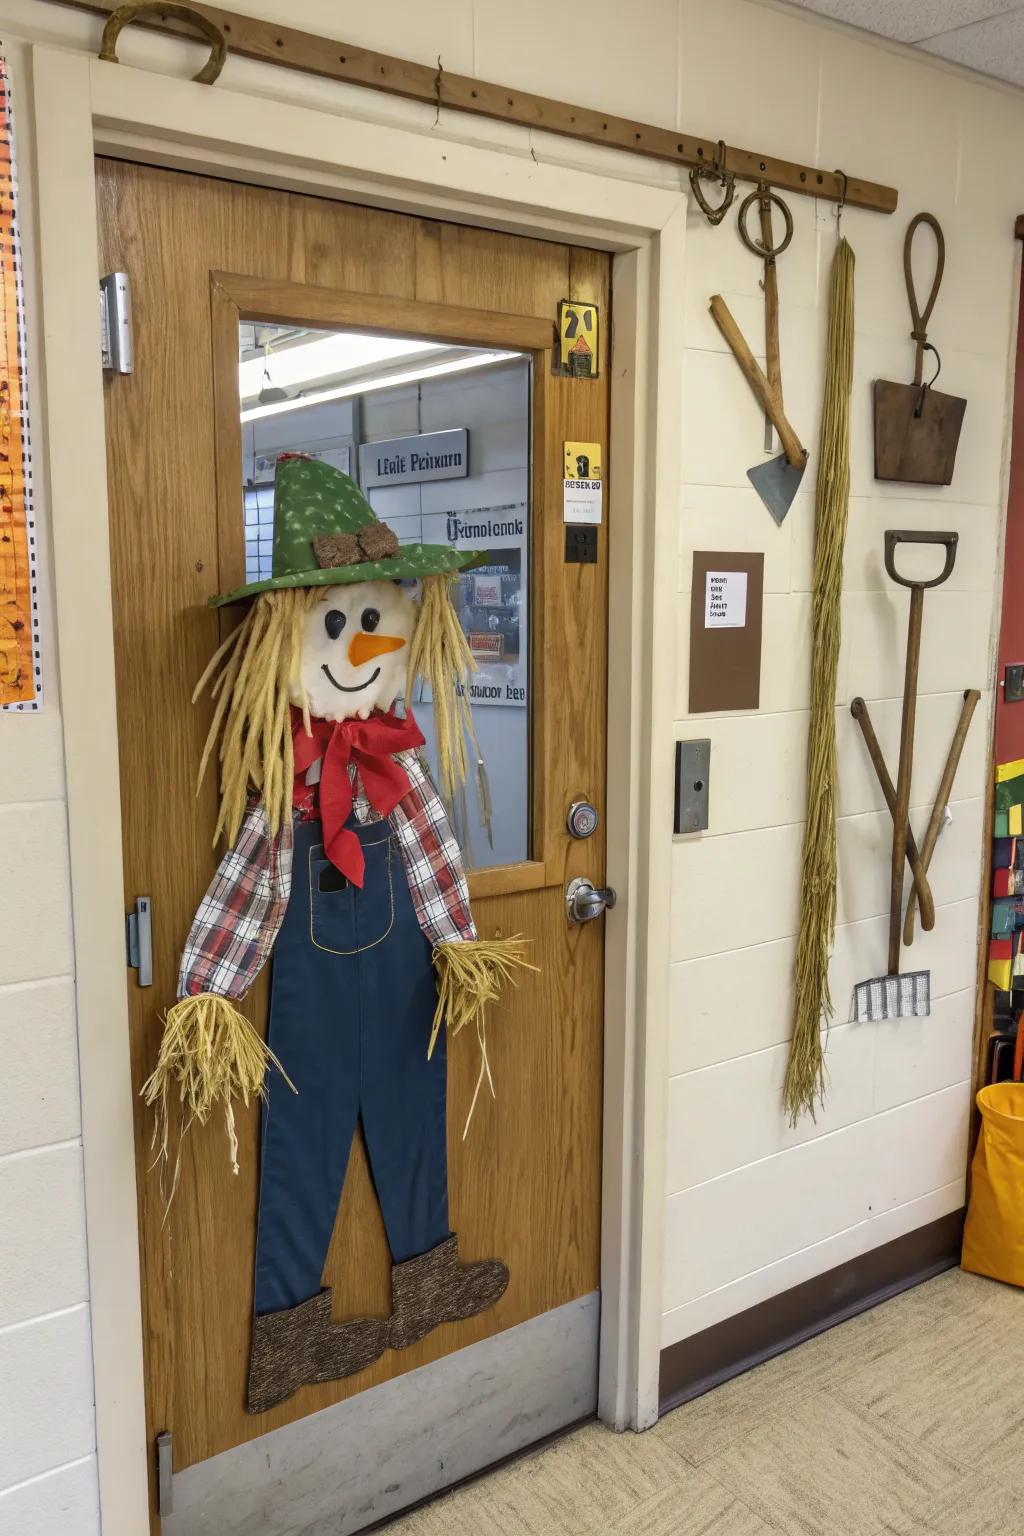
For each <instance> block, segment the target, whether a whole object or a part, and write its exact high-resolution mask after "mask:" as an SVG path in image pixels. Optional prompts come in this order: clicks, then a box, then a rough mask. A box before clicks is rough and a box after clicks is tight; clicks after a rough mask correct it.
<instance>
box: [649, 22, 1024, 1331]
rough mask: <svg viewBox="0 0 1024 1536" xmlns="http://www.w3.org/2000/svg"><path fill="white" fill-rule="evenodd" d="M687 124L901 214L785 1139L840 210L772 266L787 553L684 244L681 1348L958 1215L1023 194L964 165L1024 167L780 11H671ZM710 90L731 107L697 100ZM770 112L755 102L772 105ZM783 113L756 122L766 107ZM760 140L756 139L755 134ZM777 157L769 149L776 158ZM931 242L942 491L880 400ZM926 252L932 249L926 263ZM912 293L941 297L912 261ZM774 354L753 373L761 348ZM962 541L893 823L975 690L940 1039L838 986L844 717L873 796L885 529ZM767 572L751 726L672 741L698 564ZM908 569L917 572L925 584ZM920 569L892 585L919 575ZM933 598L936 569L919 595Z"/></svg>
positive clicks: (863, 844) (933, 953)
mask: <svg viewBox="0 0 1024 1536" xmlns="http://www.w3.org/2000/svg"><path fill="white" fill-rule="evenodd" d="M681 17H682V20H683V29H682V32H681V42H680V60H681V69H680V99H681V101H683V102H684V103H685V119H686V120H687V121H688V122H690V123H693V124H698V123H704V124H708V125H711V126H712V127H713V125H714V124H715V123H718V124H719V125H720V126H719V127H713V131H714V132H715V133H716V134H718V133H721V134H723V135H725V136H726V137H727V139H729V140H730V141H731V142H738V143H743V144H746V145H754V144H761V143H764V144H765V147H766V148H770V149H771V150H772V151H773V152H775V153H779V154H782V155H787V156H789V157H791V158H794V159H800V160H807V161H811V162H814V163H817V164H819V165H827V166H830V167H832V166H841V167H849V168H850V169H851V170H854V169H856V172H857V173H858V174H860V175H863V176H867V177H872V178H874V179H876V180H879V181H887V182H889V183H891V184H893V185H895V186H896V187H898V189H899V193H900V209H899V212H898V214H897V215H896V216H895V217H893V218H881V217H878V216H877V215H872V214H868V213H862V212H858V211H855V210H849V209H848V210H847V211H846V212H845V213H844V215H843V221H842V222H843V232H844V233H845V234H846V235H847V237H848V238H849V240H850V242H851V244H852V246H853V249H854V252H855V254H856V258H857V269H856V343H855V380H854V390H853V402H852V412H853V419H852V445H851V452H852V485H851V492H852V495H851V501H850V523H849V536H848V540H847V548H846V559H845V568H844V582H843V586H844V595H843V647H842V655H841V660H840V668H839V686H838V697H837V706H836V726H837V732H838V742H839V791H838V793H839V813H840V818H841V819H840V823H839V856H840V872H839V897H838V900H839V927H838V931H837V935H836V946H835V953H834V958H833V962H832V968H831V986H832V994H833V1000H834V1004H835V1018H834V1021H833V1025H832V1028H831V1030H830V1031H829V1032H828V1034H827V1037H826V1062H827V1067H828V1072H829V1086H828V1092H827V1097H826V1103H825V1107H824V1110H823V1111H821V1112H819V1113H818V1116H817V1120H816V1122H815V1121H812V1120H810V1119H809V1118H808V1119H804V1120H801V1121H800V1123H799V1125H798V1126H797V1127H796V1128H795V1129H794V1128H791V1127H790V1126H789V1124H788V1122H787V1120H786V1118H785V1116H784V1115H783V1112H782V1109H781V1087H782V1082H783V1077H784V1074H785V1069H786V1059H787V1054H788V1040H789V1035H790V1029H791V1012H790V1009H791V1001H792V966H793V957H794V950H795V935H796V933H797V930H798V926H799V908H798V903H799V880H800V858H801V847H802V839H803V817H804V795H805V786H806V772H805V763H804V758H805V750H806V739H807V723H808V715H807V704H808V697H809V689H808V678H809V664H810V639H811V637H810V589H811V584H812V574H811V572H812V560H813V530H814V505H813V464H814V457H813V456H814V449H815V442H816V436H817V431H818V416H819V412H820V398H821V388H822V378H823V353H824V339H825V323H826V307H827V297H828V281H829V265H830V261H831V257H832V252H833V250H834V247H835V242H836V219H835V212H834V209H832V208H830V207H821V208H819V209H818V213H817V218H816V219H815V217H814V215H813V213H812V210H811V209H810V208H808V207H806V206H804V205H803V204H802V203H799V202H798V203H796V204H795V206H794V213H795V218H796V234H795V237H794V240H793V244H792V246H791V247H790V249H789V250H788V251H787V252H786V254H785V255H784V256H783V257H782V258H781V260H780V263H779V282H780V292H781V306H782V343H781V345H782V367H783V379H784V385H785V392H786V400H787V406H788V408H789V413H790V417H791V420H792V421H793V423H794V425H795V427H796V429H797V431H798V432H799V433H800V434H801V435H802V436H803V440H804V442H805V443H807V444H808V446H809V447H810V448H811V452H812V470H811V472H810V473H809V474H808V477H807V479H806V481H805V482H804V485H805V488H806V489H805V492H804V493H803V494H801V495H800V496H799V498H798V499H797V501H796V503H795V505H794V507H793V510H792V511H791V513H790V515H789V517H788V519H787V521H786V522H785V524H784V525H783V527H782V528H781V529H776V528H775V526H774V525H773V523H772V522H771V520H770V518H769V516H768V514H767V513H766V512H765V511H763V510H762V509H761V507H760V506H759V504H758V502H757V500H756V498H755V496H754V493H753V491H752V490H751V489H750V488H749V486H748V485H747V484H746V479H745V469H746V467H747V466H748V465H749V464H752V463H755V462H757V461H758V459H759V458H760V456H761V455H760V442H761V431H762V418H761V416H760V414H759V412H758V409H757V406H756V404H755V403H754V401H753V399H752V397H751V396H750V394H749V391H748V390H747V387H746V385H745V384H744V382H743V381H742V379H741V377H740V375H739V373H738V370H737V368H736V365H735V363H734V361H733V359H732V357H731V355H730V354H729V353H728V352H727V350H726V349H725V347H724V344H723V342H722V340H721V338H720V336H719V334H718V331H717V329H716V328H715V326H714V324H713V322H712V321H711V320H710V317H709V316H708V314H707V299H708V295H709V294H711V293H712V292H716V291H717V292H722V293H723V294H724V295H725V298H726V301H727V302H728V303H729V305H730V306H731V308H732V309H733V312H734V313H735V315H736V317H737V319H738V321H739V323H740V326H741V327H742V329H743V330H744V332H745V333H746V334H747V335H748V336H750V337H753V338H760V337H763V319H762V299H761V295H760V292H759V289H758V279H759V277H760V269H759V266H758V264H757V262H756V261H755V260H754V258H753V257H751V256H750V254H749V253H748V252H747V251H746V250H745V249H744V248H743V246H742V245H741V244H740V242H739V241H738V240H737V239H736V238H735V235H734V231H733V229H732V228H731V227H729V226H728V225H727V226H723V227H722V228H721V229H720V230H717V231H715V230H712V229H710V228H709V227H708V226H707V224H706V223H704V221H703V220H702V219H700V218H699V217H695V218H693V220H692V221H691V227H690V229H689V231H688V235H689V238H688V263H687V271H686V277H685V302H686V305H687V321H688V338H689V348H688V351H687V359H686V410H685V420H684V423H683V431H684V434H685V438H684V476H685V480H686V487H685V491H684V497H683V507H682V514H681V517H680V522H679V547H678V562H679V564H678V582H679V608H678V635H677V655H678V661H679V670H678V676H677V694H676V716H677V734H678V735H679V736H680V737H687V736H702V735H709V736H710V737H711V740H712V769H711V786H712V788H711V824H710V827H709V829H708V832H707V833H705V834H703V835H701V836H699V837H695V838H688V839H679V840H677V844H676V847H675V850H674V861H675V862H674V877H673V896H672V900H673V929H674V935H675V940H674V948H673V953H672V999H673V1003H672V1036H671V1049H670V1065H669V1072H670V1080H669V1138H668V1148H667V1174H668V1178H667V1201H666V1208H665V1252H664V1317H663V1330H662V1342H663V1345H669V1344H672V1343H674V1342H676V1341H677V1340H680V1339H685V1338H686V1337H688V1336H689V1335H691V1334H693V1333H696V1332H698V1331H700V1330H701V1329H703V1328H706V1327H708V1326H710V1325H712V1324H714V1323H717V1322H719V1321H721V1320H722V1319H724V1318H728V1317H730V1316H732V1315H734V1314H735V1313H736V1312H738V1311H740V1310H742V1309H743V1308H745V1307H748V1306H751V1305H754V1304H755V1303H757V1302H759V1301H761V1300H763V1299H765V1298H767V1297H769V1296H772V1295H775V1294H777V1293H778V1292H780V1291H782V1290H785V1289H787V1288H788V1287H790V1286H792V1285H795V1284H798V1283H799V1282H801V1281H803V1280H805V1279H808V1278H810V1277H811V1276H813V1275H815V1274H818V1273H821V1272H823V1271H824V1270H826V1269H829V1268H831V1267H832V1266H834V1265H836V1264H839V1263H842V1262H843V1261H844V1260H846V1259H848V1258H850V1257H853V1256H854V1255H856V1254H858V1253H860V1252H863V1251H866V1250H867V1249H869V1248H872V1247H875V1246H878V1245H880V1244H881V1243H884V1242H886V1241H888V1240H889V1239H890V1238H893V1237H896V1236H898V1235H900V1234H902V1233H904V1232H906V1231H910V1230H912V1229H913V1228H914V1227H917V1226H920V1225H923V1224H924V1223H926V1222H928V1221H930V1220H932V1219H934V1218H935V1217H937V1216H940V1215H942V1214H944V1213H945V1212H947V1211H951V1210H954V1209H956V1208H957V1207H958V1206H959V1205H960V1204H961V1203H962V1201H963V1197H964V1172H965V1159H966V1147H967V1131H968V1115H969V1099H970V1081H969V1079H970V1072H971V1036H972V1026H973V1014H974V996H975V994H974V985H975V964H976V954H977V913H978V892H979V878H980V864H981V852H982V840H983V827H982V819H983V796H984V791H985V773H986V760H987V743H988V734H989V730H990V724H989V716H990V710H991V681H992V661H991V659H992V634H993V619H994V614H995V602H996V598H995V585H996V573H997V570H998V566H999V560H1000V540H1001V512H1002V505H1003V457H1004V455H1003V447H1004V431H1005V423H1006V412H1007V404H1008V397H1007V367H1008V357H1009V348H1010V340H1011V334H1012V325H1013V318H1014V313H1015V288H1016V281H1017V278H1016V273H1017V259H1016V258H1017V253H1016V248H1015V244H1014V241H1013V239H1012V229H1013V212H1014V207H1015V205H1016V203H1017V202H1018V201H1019V200H1020V199H1019V192H1020V189H1019V188H1018V187H1017V186H1015V185H1014V184H1013V182H1012V180H1011V182H1010V184H1009V185H1007V184H1005V183H1004V184H1003V185H1000V178H999V177H998V176H996V175H994V174H990V173H988V172H987V171H984V170H979V169H978V168H977V167H976V166H975V165H974V164H973V158H974V157H973V156H972V155H971V151H970V145H971V143H972V142H973V141H974V140H975V138H976V136H977V135H978V134H984V133H992V132H993V131H997V132H1004V131H1005V132H1006V133H1007V135H1008V138H1009V141H1010V142H1011V143H1014V144H1019V143H1020V142H1021V134H1022V127H1024V119H1022V112H1021V106H1020V104H1019V102H1018V100H1016V99H1013V98H1011V97H1009V96H1007V95H1006V94H1003V93H1000V92H998V91H993V90H991V89H989V88H988V87H986V86H984V85H982V84H980V83H974V82H972V81H968V80H966V79H964V78H961V77H953V76H950V75H948V74H945V73H942V72H937V71H935V70H933V69H931V68H929V67H928V66H927V65H924V66H922V65H919V64H917V63H916V62H915V61H913V60H911V59H909V58H908V57H906V56H905V55H904V56H898V55H896V54H893V53H890V52H887V51H886V50H884V49H881V48H879V47H878V46H876V45H875V44H873V43H871V42H868V41H867V40H865V39H863V38H859V37H855V36H853V35H851V34H848V33H844V32H842V31H840V30H837V29H833V28H828V27H825V28H822V27H815V26H811V27H808V26H806V25H805V24H804V23H803V22H802V21H801V20H800V19H799V18H797V17H796V16H794V15H792V14H789V13H782V12H779V11H777V10H776V9H775V8H773V7H766V6H758V5H750V4H746V3H744V0H726V3H723V4H719V5H718V6H715V7H713V8H711V9H710V10H709V9H708V8H707V7H701V6H699V5H697V4H696V0H684V3H683V6H682V10H681ZM713 57H718V58H723V59H724V58H728V59H729V61H730V68H729V71H728V82H729V83H728V87H727V89H728V93H729V108H728V110H727V111H725V112H724V113H723V112H722V110H721V104H722V95H721V89H722V84H723V77H722V76H721V75H720V74H719V73H718V72H716V71H713V70H711V69H710V68H709V64H710V60H711V59H712V58H713ZM769 92H770V99H769V95H768V93H769ZM773 104H774V105H773ZM769 122H770V123H771V130H770V132H769V131H768V128H767V125H768V123H769ZM766 133H767V134H768V137H767V138H766ZM921 209H928V210H930V211H931V212H933V213H935V214H936V215H937V216H938V217H939V219H940V221H941V223H942V226H943V229H944V231H945V236H946V248H947V257H946V274H945V279H944V282H943V286H942V291H941V294H940V297H939V300H938V304H937V307H936V310H935V313H934V315H933V318H932V327H931V329H932V337H933V339H934V340H935V342H936V343H937V344H938V346H939V347H940V349H941V351H942V360H943V382H942V386H941V387H944V388H946V389H948V390H950V391H952V392H953V393H955V394H962V395H966V396H967V397H968V401H969V404H968V408H967V415H966V419H965V423H964V429H963V437H962V440H961V444H960V451H959V455H958V458H957V467H956V474H955V478H954V481H953V484H952V486H951V487H950V488H949V489H942V490H935V489H930V488H926V487H915V486H904V485H897V484H890V485H885V484H882V483H876V482H875V481H874V479H873V456H872V436H871V434H872V418H871V393H870V386H871V381H872V380H873V379H875V378H879V377H881V378H891V379H907V378H909V377H910V376H911V375H910V373H909V372H908V369H909V368H910V367H911V366H912V346H911V344H910V342H909V340H908V331H909V327H910V322H909V318H908V314H907V301H906V294H905V290H904V286H903V277H902V264H901V250H902V241H903V236H904V231H905V229H906V224H907V221H908V219H909V217H910V216H911V215H912V214H913V213H915V212H917V211H919V210H921ZM923 245H924V242H923V241H922V247H923ZM921 256H922V278H927V279H928V280H930V270H929V268H928V265H927V261H928V259H929V258H927V257H925V255H924V251H923V249H922V252H921ZM754 349H755V351H757V352H762V351H763V344H760V345H759V344H757V343H755V348H754ZM890 527H896V528H913V529H924V528H940V529H955V530H957V531H958V532H959V534H960V547H959V555H958V560H957V565H956V569H955V571H954V574H953V577H952V579H951V580H950V581H949V582H948V583H947V584H946V585H945V586H944V587H942V588H941V589H939V590H937V591H935V592H933V593H929V594H928V596H927V599H926V602H925V612H924V641H923V650H922V659H921V676H920V694H921V698H920V706H919V712H918V726H917V754H916V761H915V770H914V785H913V797H912V803H913V806H914V810H913V815H912V819H913V822H914V825H915V827H917V828H918V829H921V828H922V827H923V824H924V823H925V822H926V820H927V817H928V814H929V811H930V806H931V799H932V797H933V795H934V793H935V789H936V787H937V783H938V778H939V774H940V771H941V767H942V763H943V760H944V758H945V754H946V751H947V748H948V744H949V741H950V738H951V735H952V732H953V729H954V725H955V722H956V719H957V716H958V713H959V708H960V701H961V695H962V691H963V689H965V688H967V687H978V688H981V689H982V690H983V696H982V703H981V705H980V706H979V709H978V711H977V712H976V715H975V719H974V723H973V725H972V728H971V733H970V736H969V738H968V742H967V746H966V750H965V753H964V757H963V761H962V764H961V767H960V771H959V773H958V775H957V779H956V783H955V786H954V791H953V796H952V805H951V810H952V815H953V821H952V824H951V825H950V826H948V827H947V828H946V829H945V831H944V832H943V833H942V836H941V838H940V841H939V844H938V847H937V849H936V853H935V858H934V863H933V866H932V873H933V890H934V894H935V900H936V904H937V908H938V911H937V919H936V926H935V929H934V931H933V932H932V933H931V934H929V935H922V936H919V938H918V940H917V942H916V943H915V945H914V947H913V949H912V950H911V951H910V952H909V953H908V954H907V955H906V958H905V960H904V968H907V969H909V968H915V967H922V968H923V967H930V968H931V972H932V988H933V998H934V1003H933V1010H932V1016H931V1018H929V1019H921V1020H916V1019H915V1020H899V1021H893V1022H889V1023H884V1024H874V1025H867V1026H864V1025H856V1024H850V1023H847V1022H846V1021H847V1020H848V1019H849V1016H850V1003H851V993H852V988H853V985H854V983H855V982H856V981H858V980H861V979H863V978H865V977H867V976H871V975H877V974H879V973H880V972H883V971H884V970H885V964H886V934H887V910H888V894H889V893H888V851H889V846H890V836H891V821H890V818H889V815H888V812H887V811H886V809H885V805H884V801H883V799H882V796H881V793H880V791H879V788H878V785H877V782H876V780H875V778H874V774H873V771H872V769H871V767H870V764H869V761H868V759H867V755H866V752H865V751H864V748H863V744H862V742H861V739H860V733H859V730H858V728H857V726H856V724H855V722H854V721H853V719H852V718H851V716H850V713H849V701H850V699H851V698H853V697H854V696H856V695H857V694H861V695H863V696H864V697H865V698H866V699H867V700H868V701H869V704H870V708H871V712H872V715H873V718H874V721H875V724H876V729H877V732H878V735H879V738H880V740H881V742H882V746H883V749H884V751H885V753H886V756H887V759H888V761H889V762H890V763H891V764H892V768H893V773H895V765H896V761H897V755H898V739H899V727H900V700H901V694H902V686H903V662H904V652H905V643H906V622H907V606H908V605H907V597H908V594H907V593H906V592H905V591H901V590H899V589H896V588H894V586H893V584H892V583H891V582H890V581H889V579H888V577H887V576H886V575H885V572H884V567H883V561H882V541H883V532H884V530H885V529H886V528H890ZM730 548H737V549H756V550H763V551H764V554H765V599H764V652H763V659H762V675H761V708H760V710H759V711H757V712H746V713H742V714H729V715H723V716H721V717H716V718H712V717H708V716H699V717H691V716H689V715H688V712H687V673H688V647H689V635H688V625H689V607H690V581H691V561H692V554H693V551H694V550H695V549H730ZM921 558H926V557H917V556H912V555H911V553H910V552H908V555H907V567H909V568H910V569H911V570H912V571H913V572H914V573H915V574H917V573H920V574H924V571H925V565H922V563H921ZM912 559H913V560H914V561H915V565H912V564H911V560H912ZM936 569H937V567H936Z"/></svg>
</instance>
